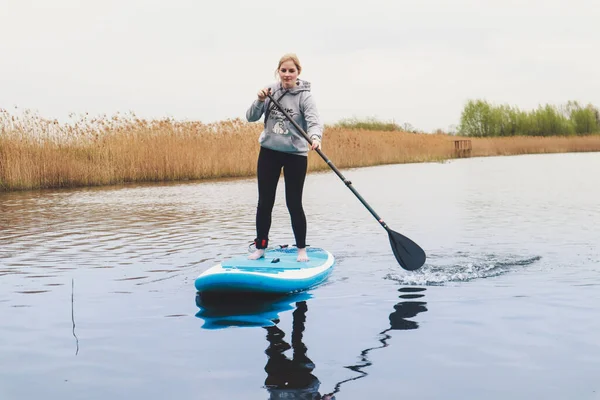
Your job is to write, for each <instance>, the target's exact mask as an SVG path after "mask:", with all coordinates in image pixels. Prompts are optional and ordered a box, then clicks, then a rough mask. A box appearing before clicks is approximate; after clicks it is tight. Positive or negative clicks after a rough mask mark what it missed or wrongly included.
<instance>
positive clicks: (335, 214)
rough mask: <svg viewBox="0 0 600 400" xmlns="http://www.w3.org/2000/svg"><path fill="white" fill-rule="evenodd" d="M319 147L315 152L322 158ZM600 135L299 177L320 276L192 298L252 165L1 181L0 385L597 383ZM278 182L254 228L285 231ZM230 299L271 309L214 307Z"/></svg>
mask: <svg viewBox="0 0 600 400" xmlns="http://www.w3.org/2000/svg"><path fill="white" fill-rule="evenodd" d="M334 162H335V160H334ZM599 171H600V154H599V153H586V154H556V155H531V156H518V157H497V158H473V159H461V160H454V161H449V162H445V163H427V164H407V165H389V166H378V167H371V168H362V169H353V170H345V171H343V173H344V175H345V176H346V177H347V178H348V179H350V180H351V181H352V182H353V185H354V187H355V188H356V189H357V190H358V192H359V193H360V194H361V195H362V196H363V197H364V198H365V199H366V200H367V201H368V202H369V204H370V205H371V206H372V207H373V208H374V209H375V211H376V212H377V213H378V214H379V215H380V216H381V217H382V218H383V219H384V220H385V221H386V222H387V224H388V225H389V226H390V227H391V228H392V229H393V230H396V231H398V232H400V233H402V234H404V235H406V236H408V237H410V238H411V239H413V240H414V241H415V242H417V243H419V244H420V245H421V246H422V247H423V248H424V249H425V251H426V252H427V255H428V259H427V262H426V264H425V266H424V267H423V268H422V269H420V270H419V271H416V272H407V271H404V270H402V268H400V266H399V265H398V263H397V262H396V260H395V258H394V256H393V254H392V251H391V248H390V245H389V242H388V238H387V234H386V232H385V230H383V229H382V228H381V226H380V225H379V224H378V223H377V221H375V219H374V218H373V217H372V216H371V214H369V213H368V211H367V210H366V209H365V208H364V207H363V206H362V204H361V203H360V202H359V201H358V200H357V199H356V198H355V197H354V195H353V194H352V193H351V192H350V191H349V190H348V189H347V188H346V187H345V185H344V184H343V183H342V182H341V181H340V180H339V178H338V177H337V176H336V175H335V174H334V173H333V172H331V171H328V172H324V173H318V174H311V175H309V177H308V179H307V183H306V189H305V211H306V214H307V218H308V223H309V233H308V244H309V245H312V246H318V247H324V248H326V249H328V250H330V251H331V252H332V253H333V254H334V255H335V256H336V260H337V263H336V266H335V270H334V273H333V274H332V276H331V277H330V279H329V280H328V282H327V283H326V284H324V285H322V286H321V287H318V288H316V289H314V290H312V291H310V292H309V293H308V294H307V295H304V296H299V297H295V298H288V299H283V300H281V301H279V302H271V303H259V304H252V303H246V304H243V305H242V306H243V307H242V308H241V309H236V307H235V306H232V308H231V309H227V310H225V311H223V310H217V311H214V310H212V311H211V310H209V309H204V308H201V307H200V305H199V304H197V303H196V293H195V289H194V286H193V283H194V279H195V278H196V276H198V274H200V273H201V272H202V271H204V270H206V269H207V268H209V267H211V266H212V265H214V264H215V263H217V262H218V261H219V260H221V259H222V258H224V257H227V256H230V255H234V254H240V253H244V252H246V251H247V246H248V244H249V243H250V241H251V240H252V239H253V238H254V210H255V204H256V186H255V181H254V179H244V180H231V181H224V182H223V181H222V182H190V183H181V184H170V185H135V186H126V187H112V188H95V189H80V190H62V191H41V192H25V193H5V194H0V320H1V323H0V360H1V361H0V399H3V400H13V399H34V398H51V399H167V398H180V399H184V398H187V399H192V398H193V399H319V398H320V397H321V396H323V398H327V396H326V395H327V394H331V393H334V394H335V398H336V399H344V400H350V399H399V398H406V399H483V398H485V399H489V400H491V399H502V400H505V399H506V398H510V399H513V400H514V399H532V398H544V399H577V400H579V399H600V378H599V376H600V333H599V332H600V246H599V243H600V180H599V179H598V172H599ZM282 189H283V181H281V183H280V188H279V192H278V198H277V203H276V205H275V210H274V222H273V229H272V233H271V242H272V244H293V237H292V234H291V227H290V222H289V218H288V214H287V210H286V209H285V205H284V204H285V203H284V198H283V191H282ZM228 313H232V314H235V313H246V314H258V315H260V316H263V317H265V319H266V321H271V323H270V325H271V326H263V327H261V326H246V327H236V326H228V325H227V323H224V322H223V317H226V316H227V315H228Z"/></svg>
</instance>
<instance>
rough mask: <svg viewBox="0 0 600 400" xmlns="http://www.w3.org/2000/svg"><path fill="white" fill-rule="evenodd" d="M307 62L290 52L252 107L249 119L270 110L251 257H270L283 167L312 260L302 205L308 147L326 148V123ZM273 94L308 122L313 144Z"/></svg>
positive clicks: (302, 254) (302, 256)
mask: <svg viewBox="0 0 600 400" xmlns="http://www.w3.org/2000/svg"><path fill="white" fill-rule="evenodd" d="M300 72H302V66H301V65H300V61H299V60H298V57H297V56H296V55H295V54H286V55H284V56H283V57H281V59H280V60H279V65H278V66H277V75H278V77H279V82H276V83H274V84H272V85H269V86H267V87H265V88H264V89H261V90H259V91H258V95H257V97H258V98H257V99H256V100H254V102H253V103H252V105H251V106H250V108H249V109H248V111H247V112H246V119H247V120H248V121H249V122H255V121H258V120H259V119H260V118H261V116H262V115H263V114H264V115H265V122H264V130H263V132H262V133H261V135H260V138H259V140H258V141H259V143H260V153H259V156H258V163H257V178H258V206H257V209H256V239H255V240H254V245H255V246H256V251H255V252H254V253H252V254H251V255H250V256H249V258H250V259H259V258H261V257H263V256H264V252H265V249H266V248H267V246H268V243H269V230H270V229H271V213H272V210H273V205H274V204H275V194H276V190H277V183H278V181H279V176H280V174H281V169H282V168H283V174H284V181H285V199H286V204H287V208H288V210H289V212H290V217H291V220H292V230H293V231H294V237H295V239H296V247H297V248H298V261H308V256H307V254H306V216H305V215H304V209H303V208H302V190H303V188H304V179H305V177H306V171H307V166H308V151H309V150H311V149H312V150H314V149H317V148H321V138H322V136H323V124H322V123H321V120H320V117H319V113H318V111H317V107H316V104H315V101H314V99H313V96H312V94H311V91H310V83H309V82H307V81H304V80H301V79H298V75H300ZM267 93H271V95H272V96H273V97H274V98H275V99H276V100H277V101H278V102H279V103H280V104H281V106H282V107H283V108H285V111H287V113H288V114H289V115H290V116H291V117H292V118H293V119H294V121H295V122H296V123H297V124H298V125H300V127H302V129H304V130H305V131H306V132H307V133H308V136H309V137H310V138H311V140H312V142H313V144H312V146H310V145H309V143H308V141H307V140H306V139H305V138H304V137H303V136H302V134H301V133H300V132H297V131H296V129H295V127H294V126H293V124H291V123H290V122H289V121H288V120H287V119H286V117H285V115H284V114H283V113H282V112H281V111H279V110H278V109H277V108H276V107H275V105H274V104H271V101H270V99H269V98H268V97H267Z"/></svg>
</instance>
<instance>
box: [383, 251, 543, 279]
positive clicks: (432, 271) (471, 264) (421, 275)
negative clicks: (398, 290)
mask: <svg viewBox="0 0 600 400" xmlns="http://www.w3.org/2000/svg"><path fill="white" fill-rule="evenodd" d="M452 258H453V259H450V260H449V258H448V257H447V256H445V257H441V256H432V257H430V260H432V261H433V262H436V260H438V259H439V260H442V261H444V262H446V263H448V262H449V261H450V263H448V264H434V263H433V262H431V263H430V262H428V263H426V264H425V265H424V266H423V267H422V268H421V269H419V270H417V271H415V272H410V273H403V271H400V272H394V273H390V274H388V275H386V277H385V278H386V279H391V280H394V281H397V282H399V283H401V284H403V285H432V286H435V285H443V284H444V283H446V282H466V281H471V280H473V279H480V278H490V277H495V276H499V275H503V274H505V273H507V272H510V271H514V270H517V269H519V268H522V267H527V266H529V265H531V264H533V263H535V262H537V261H539V260H541V258H542V257H540V256H534V257H528V258H519V257H514V256H508V257H507V256H502V257H500V256H497V255H494V254H487V255H484V256H481V257H479V258H477V257H473V255H470V254H466V253H457V254H456V255H455V256H453V257H452Z"/></svg>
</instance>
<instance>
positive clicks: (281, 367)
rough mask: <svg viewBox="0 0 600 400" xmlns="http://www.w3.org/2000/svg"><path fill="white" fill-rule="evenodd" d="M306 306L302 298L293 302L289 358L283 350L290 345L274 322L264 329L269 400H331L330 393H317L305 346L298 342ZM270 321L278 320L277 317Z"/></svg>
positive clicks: (300, 341) (300, 340)
mask: <svg viewBox="0 0 600 400" xmlns="http://www.w3.org/2000/svg"><path fill="white" fill-rule="evenodd" d="M307 310H308V307H307V305H306V302H305V301H301V302H298V303H296V310H294V312H293V314H292V315H293V322H292V346H291V348H292V351H293V353H292V359H291V360H290V359H289V358H288V357H287V356H286V355H285V354H283V353H284V352H285V351H287V350H288V349H290V345H289V344H288V343H287V342H285V341H284V340H283V338H284V336H285V333H284V332H283V331H282V330H281V329H279V327H278V326H277V325H275V326H269V327H267V328H265V329H266V330H267V340H268V341H269V347H268V348H267V350H266V351H265V353H266V354H267V357H268V360H267V365H266V366H265V371H266V372H267V379H265V386H266V388H267V390H268V391H269V395H270V396H269V399H270V400H274V399H294V400H295V399H299V400H334V399H335V398H334V397H333V396H332V395H329V394H326V395H323V396H321V394H320V393H319V385H320V384H321V382H319V379H318V378H317V377H316V376H314V375H313V374H312V371H313V369H314V368H315V364H314V363H313V362H312V361H311V360H310V358H308V356H307V355H306V350H307V349H306V346H305V345H304V343H303V342H302V332H304V322H305V321H306V311H307ZM274 322H278V321H277V320H276V321H274Z"/></svg>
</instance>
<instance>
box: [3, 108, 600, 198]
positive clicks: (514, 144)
mask: <svg viewBox="0 0 600 400" xmlns="http://www.w3.org/2000/svg"><path fill="white" fill-rule="evenodd" d="M261 130H262V124H260V123H247V122H244V121H241V120H238V119H236V120H228V121H222V122H217V123H211V124H204V123H201V122H193V121H192V122H186V121H183V122H182V121H175V120H172V119H161V120H146V119H140V118H137V117H136V116H135V115H134V114H127V115H119V114H117V115H115V116H112V117H107V116H101V117H98V118H90V117H89V116H87V115H83V116H80V117H79V118H78V119H77V118H76V119H75V120H74V122H69V123H59V122H58V121H55V120H49V119H45V118H42V117H40V116H39V115H37V114H35V113H32V112H30V111H25V112H24V113H22V115H19V116H16V115H13V114H11V113H9V112H7V111H6V110H0V191H11V190H25V189H39V188H61V187H77V186H97V185H112V184H121V183H127V182H149V181H179V180H196V179H212V178H225V177H249V176H253V175H254V174H255V170H256V159H257V157H258V150H259V145H258V136H259V135H260V132H261ZM455 139H456V138H455V137H454V136H451V135H447V134H443V133H437V134H418V133H408V132H403V131H397V130H394V131H389V130H388V131H386V130H375V131H373V130H367V129H357V128H352V129H348V128H344V127H340V126H327V127H326V129H325V133H324V140H323V151H324V152H325V154H327V156H328V157H329V158H330V159H331V160H332V161H333V163H334V164H335V165H336V166H337V167H338V168H348V167H362V166H370V165H378V164H392V163H413V162H427V161H441V160H446V159H449V158H453V157H455V154H454V140H455ZM566 151H600V136H596V135H594V136H590V137H568V138H567V137H553V138H529V137H514V138H510V139H509V138H504V139H500V138H495V139H483V138H477V139H473V150H472V154H473V155H475V156H488V155H503V154H524V153H539V152H566ZM328 168H329V167H328V166H327V165H326V164H325V163H324V162H323V160H321V158H320V157H319V156H318V155H317V154H316V153H315V152H311V153H310V154H309V170H310V171H316V170H326V169H328Z"/></svg>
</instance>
